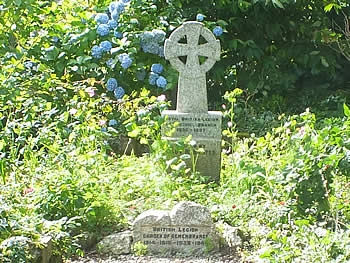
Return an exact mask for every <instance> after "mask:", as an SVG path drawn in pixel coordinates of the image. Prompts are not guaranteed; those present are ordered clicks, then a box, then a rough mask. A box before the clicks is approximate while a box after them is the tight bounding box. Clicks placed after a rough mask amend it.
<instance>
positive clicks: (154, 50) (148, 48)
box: [141, 43, 159, 55]
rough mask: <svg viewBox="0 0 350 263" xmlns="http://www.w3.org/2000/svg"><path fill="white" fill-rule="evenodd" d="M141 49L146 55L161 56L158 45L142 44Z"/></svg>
mask: <svg viewBox="0 0 350 263" xmlns="http://www.w3.org/2000/svg"><path fill="white" fill-rule="evenodd" d="M141 48H142V50H143V52H145V53H151V54H155V55H158V54H159V45H158V44H157V43H145V44H143V43H141Z"/></svg>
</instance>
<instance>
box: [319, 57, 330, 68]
mask: <svg viewBox="0 0 350 263" xmlns="http://www.w3.org/2000/svg"><path fill="white" fill-rule="evenodd" d="M321 63H322V65H323V66H324V67H326V68H328V67H329V64H328V62H327V60H326V58H325V57H321Z"/></svg>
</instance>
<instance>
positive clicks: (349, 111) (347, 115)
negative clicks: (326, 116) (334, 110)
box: [343, 103, 350, 117]
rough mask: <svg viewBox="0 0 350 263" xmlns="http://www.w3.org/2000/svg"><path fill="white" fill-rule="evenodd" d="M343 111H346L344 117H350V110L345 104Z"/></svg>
mask: <svg viewBox="0 0 350 263" xmlns="http://www.w3.org/2000/svg"><path fill="white" fill-rule="evenodd" d="M343 109H344V115H345V116H346V117H350V109H349V107H348V106H347V105H346V104H345V103H344V104H343Z"/></svg>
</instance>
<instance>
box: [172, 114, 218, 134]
mask: <svg viewBox="0 0 350 263" xmlns="http://www.w3.org/2000/svg"><path fill="white" fill-rule="evenodd" d="M168 122H169V123H170V124H174V123H176V124H177V125H176V126H175V132H174V134H172V136H173V137H182V136H188V135H189V134H192V136H193V137H210V138H213V137H214V138H215V137H219V136H220V132H221V127H220V126H221V119H219V118H218V117H213V118H209V117H187V116H169V117H168Z"/></svg>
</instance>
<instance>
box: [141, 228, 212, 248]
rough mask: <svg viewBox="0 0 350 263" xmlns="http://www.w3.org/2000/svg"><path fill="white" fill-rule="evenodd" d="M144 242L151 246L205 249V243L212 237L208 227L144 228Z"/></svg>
mask: <svg viewBox="0 0 350 263" xmlns="http://www.w3.org/2000/svg"><path fill="white" fill-rule="evenodd" d="M142 232H143V235H142V242H143V243H144V244H146V245H151V246H160V247H162V246H164V247H169V246H171V247H182V246H191V247H203V246H204V241H205V239H206V238H207V237H209V236H210V228H208V227H203V226H201V227H193V226H189V227H184V226H172V227H154V226H153V227H152V226H143V227H142Z"/></svg>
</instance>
